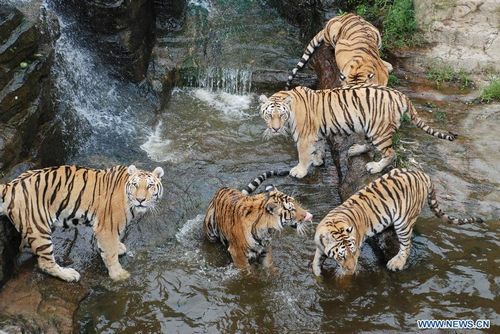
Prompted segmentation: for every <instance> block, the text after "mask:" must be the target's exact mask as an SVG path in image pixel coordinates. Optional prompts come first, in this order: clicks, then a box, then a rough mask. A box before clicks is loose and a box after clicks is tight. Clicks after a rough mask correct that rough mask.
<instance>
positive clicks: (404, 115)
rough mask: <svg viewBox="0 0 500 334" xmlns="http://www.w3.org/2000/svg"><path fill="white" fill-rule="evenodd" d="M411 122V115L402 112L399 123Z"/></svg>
mask: <svg viewBox="0 0 500 334" xmlns="http://www.w3.org/2000/svg"><path fill="white" fill-rule="evenodd" d="M410 123H411V116H410V114H409V113H407V112H405V113H404V114H403V117H402V118H401V124H410Z"/></svg>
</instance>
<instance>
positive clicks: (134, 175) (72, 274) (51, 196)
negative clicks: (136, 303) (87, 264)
mask: <svg viewBox="0 0 500 334" xmlns="http://www.w3.org/2000/svg"><path fill="white" fill-rule="evenodd" d="M162 176H163V169H162V168H161V167H157V168H156V169H155V170H154V171H153V172H146V171H143V170H140V169H137V168H136V167H135V166H134V165H131V166H129V167H126V166H115V167H112V168H109V169H106V170H97V169H90V168H82V167H77V166H60V167H50V168H45V169H38V170H31V171H27V172H25V173H23V174H21V175H19V176H18V177H17V178H16V179H14V180H13V181H11V182H9V183H7V184H3V185H0V214H3V215H6V216H7V217H8V218H9V219H10V221H11V222H12V223H13V224H14V226H15V227H16V229H17V231H18V232H20V233H21V239H22V241H21V246H20V248H21V249H22V248H23V247H24V246H25V245H26V246H29V247H30V248H31V250H32V251H33V253H34V254H35V255H36V256H37V257H38V266H39V268H40V269H41V270H42V271H44V272H46V273H48V274H50V275H52V276H55V277H59V278H60V279H62V280H65V281H68V282H77V281H78V280H79V279H80V274H79V273H78V272H77V271H76V270H74V269H72V268H63V267H60V266H59V265H58V264H57V263H56V261H55V258H54V248H53V244H52V240H51V232H52V229H53V228H54V227H55V226H64V227H69V226H71V225H75V226H76V225H78V224H80V223H84V224H85V225H89V226H92V227H93V230H94V234H95V237H96V239H97V243H98V246H99V249H100V252H101V257H102V259H103V261H104V264H105V265H106V267H107V269H108V271H109V276H110V277H111V278H112V279H113V280H122V279H127V278H128V277H129V276H130V274H129V273H128V272H127V271H126V270H124V269H123V268H122V266H121V265H120V262H119V261H118V255H121V254H125V252H126V251H127V248H126V247H125V245H124V244H123V243H121V242H120V233H121V232H122V231H123V229H124V228H125V226H126V224H127V223H128V222H130V221H131V220H132V219H134V218H137V217H139V216H141V215H142V214H144V213H145V212H146V211H148V210H151V209H153V208H154V206H155V205H156V204H157V202H158V201H159V199H160V198H161V197H162V195H163V186H162V184H161V177H162Z"/></svg>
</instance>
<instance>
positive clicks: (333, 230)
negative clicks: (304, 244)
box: [317, 221, 359, 275]
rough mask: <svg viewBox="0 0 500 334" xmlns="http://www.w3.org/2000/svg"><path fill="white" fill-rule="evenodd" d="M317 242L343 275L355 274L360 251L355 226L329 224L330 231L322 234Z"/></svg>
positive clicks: (339, 223) (340, 223)
mask: <svg viewBox="0 0 500 334" xmlns="http://www.w3.org/2000/svg"><path fill="white" fill-rule="evenodd" d="M317 241H319V243H320V244H321V245H322V247H323V252H324V254H325V255H326V256H328V257H329V258H333V259H334V260H335V261H336V262H337V263H338V264H339V266H340V269H341V274H346V275H353V274H354V273H355V271H356V266H357V264H358V257H359V249H357V243H356V230H355V228H354V226H352V225H351V224H348V223H346V222H342V221H340V222H335V223H333V224H329V225H328V230H327V231H326V232H324V233H321V234H320V235H319V240H317Z"/></svg>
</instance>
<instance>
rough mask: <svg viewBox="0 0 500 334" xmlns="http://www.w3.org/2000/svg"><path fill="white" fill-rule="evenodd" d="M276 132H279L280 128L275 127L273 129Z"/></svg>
mask: <svg viewBox="0 0 500 334" xmlns="http://www.w3.org/2000/svg"><path fill="white" fill-rule="evenodd" d="M272 128H273V131H274V132H278V131H279V130H280V128H275V127H274V126H273V127H272Z"/></svg>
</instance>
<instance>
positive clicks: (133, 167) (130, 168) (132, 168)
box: [127, 165, 137, 175]
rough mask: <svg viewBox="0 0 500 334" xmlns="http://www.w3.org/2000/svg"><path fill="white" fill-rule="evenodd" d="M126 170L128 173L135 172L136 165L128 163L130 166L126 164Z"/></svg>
mask: <svg viewBox="0 0 500 334" xmlns="http://www.w3.org/2000/svg"><path fill="white" fill-rule="evenodd" d="M127 172H128V174H129V175H132V174H134V173H135V172H137V167H135V166H134V165H130V166H128V169H127Z"/></svg>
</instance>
